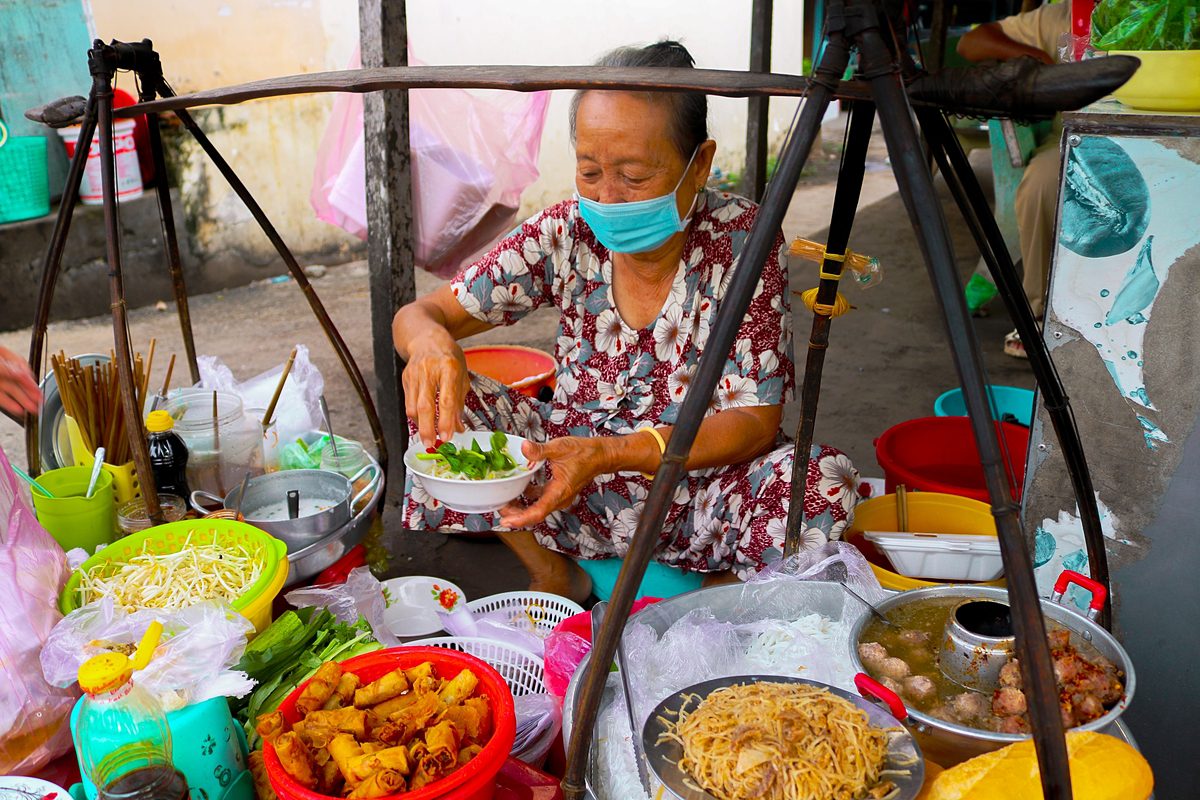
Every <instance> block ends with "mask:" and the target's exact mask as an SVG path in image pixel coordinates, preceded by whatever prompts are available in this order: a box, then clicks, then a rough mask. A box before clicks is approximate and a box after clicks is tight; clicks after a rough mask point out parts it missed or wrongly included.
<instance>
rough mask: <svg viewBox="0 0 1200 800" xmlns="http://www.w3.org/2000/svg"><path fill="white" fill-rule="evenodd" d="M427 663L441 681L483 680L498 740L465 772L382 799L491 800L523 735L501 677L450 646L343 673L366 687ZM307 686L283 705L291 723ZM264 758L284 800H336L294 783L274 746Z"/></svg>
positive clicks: (370, 657) (384, 656) (353, 662)
mask: <svg viewBox="0 0 1200 800" xmlns="http://www.w3.org/2000/svg"><path fill="white" fill-rule="evenodd" d="M426 661H429V662H432V664H433V671H434V674H435V675H437V677H439V678H444V679H446V680H449V679H451V678H453V677H454V676H455V675H457V674H458V673H460V672H462V671H463V670H464V669H470V670H471V671H472V672H474V673H475V675H476V676H478V678H479V687H478V689H476V691H477V692H478V693H480V694H483V695H485V696H486V697H487V698H488V701H489V702H490V703H491V707H492V717H493V721H492V726H493V730H492V738H490V739H488V742H487V744H485V745H484V746H483V749H482V750H480V751H479V754H478V755H476V756H475V757H474V758H473V759H471V760H470V761H469V762H467V764H466V765H465V766H464V767H463V768H462V769H459V770H456V771H454V772H452V773H450V774H449V775H447V776H446V777H445V778H442V779H441V780H438V781H435V782H433V783H431V784H429V785H428V786H424V787H422V788H420V789H418V790H416V791H415V792H405V793H403V794H396V795H388V797H387V798H382V799H381V800H391V798H396V800H433V798H439V800H440V799H441V798H454V800H490V798H491V797H492V795H493V793H494V791H495V788H496V774H497V773H498V772H500V768H501V767H502V766H504V762H505V760H507V759H508V753H509V751H510V750H511V749H512V745H513V740H514V738H515V737H516V733H517V715H516V712H515V711H514V709H513V698H512V692H510V691H509V689H508V684H506V683H505V682H504V678H502V677H501V676H500V673H499V672H497V671H496V670H494V669H492V667H491V666H489V665H488V664H487V663H486V662H484V661H481V660H479V659H478V658H475V656H471V655H467V654H466V653H460V652H458V651H457V650H449V649H447V648H444V647H395V648H392V649H390V650H379V651H377V652H374V653H367V654H366V655H362V656H358V657H357V658H351V659H348V660H346V661H344V662H342V669H343V670H345V671H346V672H353V673H354V674H355V675H358V677H359V678H361V679H362V682H363V683H364V684H365V683H370V682H371V681H373V680H376V679H378V678H381V677H383V676H384V675H386V674H387V673H389V672H391V671H392V670H394V669H396V668H397V667H401V668H404V669H408V668H409V667H415V666H417V665H419V664H422V663H424V662H426ZM306 685H307V682H305V683H304V684H301V685H300V686H298V687H297V688H296V690H295V691H294V692H292V693H291V694H290V695H288V696H287V699H285V700H284V701H283V703H282V704H280V706H279V710H280V711H281V712H282V713H283V716H284V719H286V720H287V721H288V722H289V723H294V722H296V721H297V720H299V718H300V715H299V714H297V713H296V699H297V698H298V697H299V696H300V692H301V691H303V689H304V687H305V686H306ZM263 757H264V761H265V762H266V767H267V777H268V779H270V781H271V788H273V789H274V790H275V794H276V795H278V796H279V800H331V797H330V795H324V794H318V793H317V792H314V791H311V790H309V789H306V788H304V787H303V786H301V785H300V784H298V783H296V781H294V780H292V778H291V776H290V775H288V774H287V773H286V772H284V770H283V765H282V764H280V763H279V756H277V755H276V754H275V748H274V747H272V746H271V745H270V743H265V742H264V743H263ZM332 800H336V798H333V799H332Z"/></svg>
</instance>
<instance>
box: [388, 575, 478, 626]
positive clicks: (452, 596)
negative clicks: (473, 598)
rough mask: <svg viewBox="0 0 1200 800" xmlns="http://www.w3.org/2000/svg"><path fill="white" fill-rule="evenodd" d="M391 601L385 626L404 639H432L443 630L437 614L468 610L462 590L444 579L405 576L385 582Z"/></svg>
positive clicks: (389, 601) (425, 576)
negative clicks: (418, 637)
mask: <svg viewBox="0 0 1200 800" xmlns="http://www.w3.org/2000/svg"><path fill="white" fill-rule="evenodd" d="M383 586H384V589H386V590H387V591H386V597H387V600H388V605H387V608H386V609H384V612H383V624H384V625H385V626H386V627H387V629H388V630H390V631H391V632H392V633H393V634H395V635H396V636H399V637H400V638H401V639H410V638H412V637H415V636H430V635H432V634H434V633H437V632H438V631H440V630H442V619H441V617H439V616H438V612H439V611H442V612H446V613H450V612H452V611H455V610H457V609H459V608H463V607H465V598H464V597H463V592H462V589H460V588H458V587H457V586H455V585H454V584H453V583H451V582H450V581H447V580H443V579H442V578H434V577H430V576H429V575H405V576H404V577H402V578H392V579H391V580H387V581H384V582H383Z"/></svg>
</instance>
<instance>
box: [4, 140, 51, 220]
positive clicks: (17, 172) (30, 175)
mask: <svg viewBox="0 0 1200 800" xmlns="http://www.w3.org/2000/svg"><path fill="white" fill-rule="evenodd" d="M49 213H50V184H49V182H48V180H47V177H46V138H45V137H44V136H9V135H8V129H7V128H5V127H4V123H3V122H0V223H4V222H17V221H19V220H23V219H34V218H35V217H44V216H46V215H47V214H49Z"/></svg>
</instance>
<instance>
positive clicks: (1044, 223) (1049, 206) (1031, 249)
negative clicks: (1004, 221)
mask: <svg viewBox="0 0 1200 800" xmlns="http://www.w3.org/2000/svg"><path fill="white" fill-rule="evenodd" d="M1059 162H1060V156H1059V152H1058V139H1057V138H1056V137H1051V138H1050V139H1048V140H1047V141H1046V142H1045V143H1044V144H1043V145H1042V146H1041V147H1039V148H1038V149H1037V150H1036V151H1034V154H1033V156H1032V158H1030V159H1029V163H1028V164H1027V165H1026V166H1025V174H1024V175H1023V176H1022V177H1021V183H1020V185H1019V186H1017V196H1016V200H1015V202H1014V205H1015V208H1016V212H1017V227H1018V228H1019V230H1020V234H1021V261H1022V262H1023V264H1024V267H1023V269H1024V278H1023V280H1022V287H1023V288H1024V290H1025V296H1026V297H1028V298H1029V305H1030V306H1032V308H1033V314H1034V316H1035V317H1038V318H1039V319H1040V318H1041V317H1042V315H1043V314H1044V313H1045V310H1046V287H1047V285H1048V282H1049V279H1050V259H1051V256H1052V254H1053V252H1054V212H1055V207H1056V206H1057V204H1058V189H1059V183H1060V181H1059ZM1004 352H1006V353H1008V354H1009V355H1014V356H1017V357H1018V358H1024V357H1025V348H1024V346H1023V345H1022V344H1021V340H1020V339H1019V338H1017V337H1016V335H1015V331H1014V332H1013V333H1011V334H1009V335H1008V336H1007V337H1005V340H1004Z"/></svg>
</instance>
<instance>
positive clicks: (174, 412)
mask: <svg viewBox="0 0 1200 800" xmlns="http://www.w3.org/2000/svg"><path fill="white" fill-rule="evenodd" d="M213 394H214V393H213V391H212V390H211V389H180V390H179V391H178V392H177V393H173V394H172V396H171V398H170V399H169V400H167V411H168V413H170V415H171V417H172V418H173V419H174V420H175V432H176V433H178V434H179V437H180V438H181V439H183V443H184V444H185V445H187V449H188V464H187V481H188V486H189V487H191V489H192V491H195V490H197V489H201V490H203V491H206V492H210V493H212V494H215V495H217V496H219V497H224V496H225V495H226V494H228V493H229V492H230V491H232V490H233V489H234V488H235V487H236V486H238V485H240V484H241V482H242V478H243V477H245V475H246V473H247V472H248V473H250V476H251V477H254V476H255V475H262V474H263V472H264V471H265V469H264V465H263V447H262V443H263V440H262V426H261V425H260V424H259V423H258V420H256V419H254V418H253V417H252V416H251V415H248V414H247V413H246V412H245V410H244V409H243V407H242V399H241V398H240V397H238V396H237V395H235V394H229V393H226V392H216V396H217V413H216V419H215V420H214V418H213V416H214V415H213Z"/></svg>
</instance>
